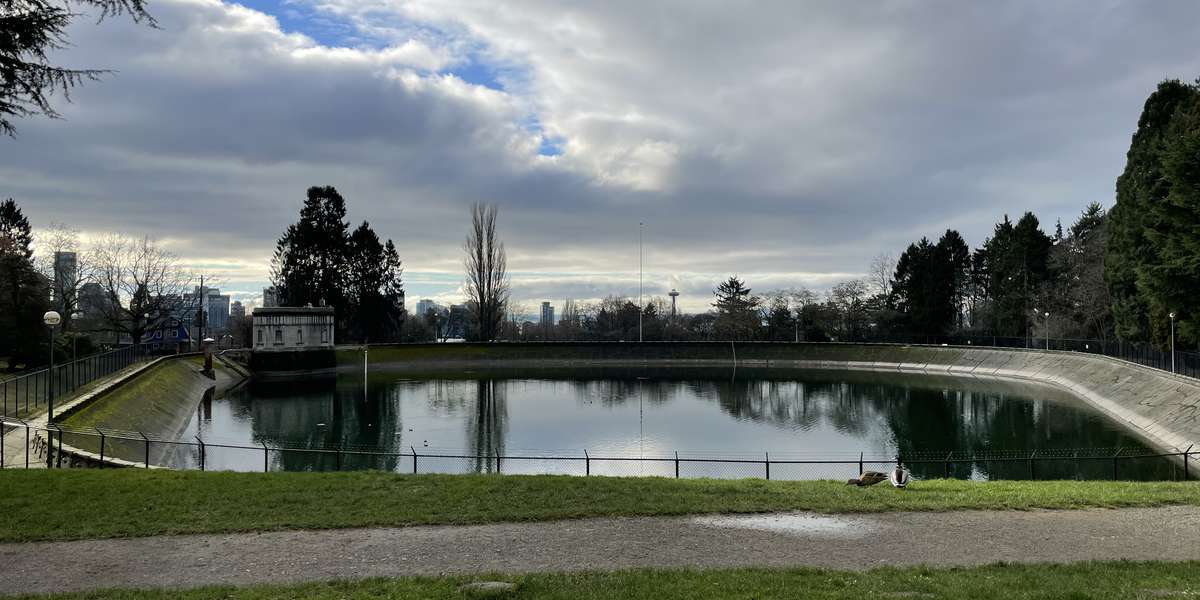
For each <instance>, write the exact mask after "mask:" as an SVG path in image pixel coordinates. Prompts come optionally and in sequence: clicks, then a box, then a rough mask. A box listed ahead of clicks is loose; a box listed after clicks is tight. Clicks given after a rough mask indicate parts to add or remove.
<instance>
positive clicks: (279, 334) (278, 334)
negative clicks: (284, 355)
mask: <svg viewBox="0 0 1200 600" xmlns="http://www.w3.org/2000/svg"><path fill="white" fill-rule="evenodd" d="M281 344H283V330H282V329H276V330H275V345H276V346H279V345H281Z"/></svg>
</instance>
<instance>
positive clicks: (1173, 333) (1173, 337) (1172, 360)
mask: <svg viewBox="0 0 1200 600" xmlns="http://www.w3.org/2000/svg"><path fill="white" fill-rule="evenodd" d="M1168 316H1169V317H1171V373H1175V311H1171V314H1170V315H1168Z"/></svg>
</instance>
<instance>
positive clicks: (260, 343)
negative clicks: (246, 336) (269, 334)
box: [258, 329, 263, 346]
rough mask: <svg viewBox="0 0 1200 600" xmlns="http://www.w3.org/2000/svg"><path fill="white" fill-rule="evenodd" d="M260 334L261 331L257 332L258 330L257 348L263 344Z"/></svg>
mask: <svg viewBox="0 0 1200 600" xmlns="http://www.w3.org/2000/svg"><path fill="white" fill-rule="evenodd" d="M262 332H263V330H261V329H259V330H258V345H259V346H261V345H262V343H263V334H262Z"/></svg>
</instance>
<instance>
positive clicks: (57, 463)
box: [53, 423, 63, 469]
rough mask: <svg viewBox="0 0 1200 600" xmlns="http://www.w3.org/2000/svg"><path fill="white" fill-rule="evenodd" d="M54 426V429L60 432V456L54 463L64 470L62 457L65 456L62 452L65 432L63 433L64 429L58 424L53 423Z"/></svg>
mask: <svg viewBox="0 0 1200 600" xmlns="http://www.w3.org/2000/svg"><path fill="white" fill-rule="evenodd" d="M53 425H54V428H55V429H57V430H58V456H57V457H56V460H55V461H54V466H55V467H57V468H59V469H61V468H62V455H63V451H62V439H63V431H62V427H59V426H58V424H57V423H53Z"/></svg>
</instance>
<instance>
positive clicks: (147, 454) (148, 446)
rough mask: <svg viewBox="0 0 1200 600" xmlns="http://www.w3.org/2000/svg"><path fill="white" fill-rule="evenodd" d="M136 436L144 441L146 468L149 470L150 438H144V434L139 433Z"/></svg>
mask: <svg viewBox="0 0 1200 600" xmlns="http://www.w3.org/2000/svg"><path fill="white" fill-rule="evenodd" d="M138 435H140V436H142V439H143V440H146V468H147V469H149V468H150V438H148V437H146V434H144V433H142V432H140V431H139V432H138Z"/></svg>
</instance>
